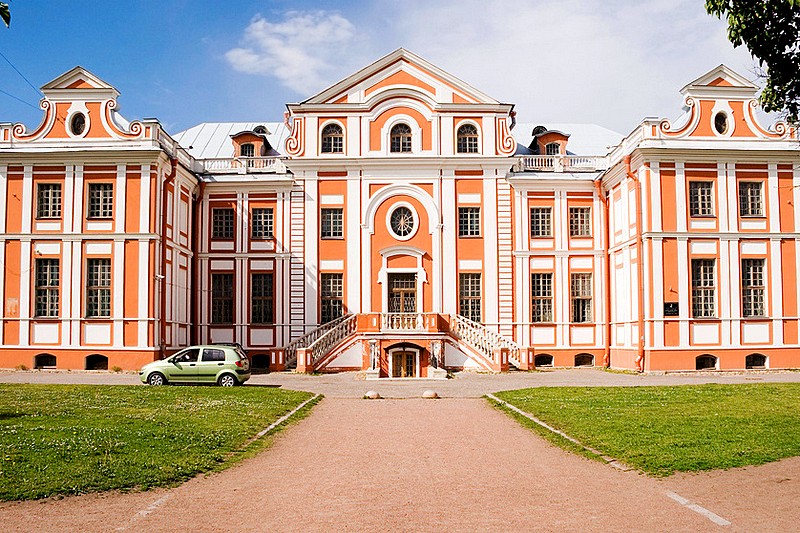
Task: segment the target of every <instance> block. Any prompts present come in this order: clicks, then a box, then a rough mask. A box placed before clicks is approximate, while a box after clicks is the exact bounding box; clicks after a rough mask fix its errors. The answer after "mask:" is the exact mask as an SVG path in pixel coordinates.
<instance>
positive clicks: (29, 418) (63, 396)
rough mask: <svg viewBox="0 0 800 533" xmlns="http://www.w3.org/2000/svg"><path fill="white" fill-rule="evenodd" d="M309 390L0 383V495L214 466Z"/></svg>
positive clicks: (133, 480)
mask: <svg viewBox="0 0 800 533" xmlns="http://www.w3.org/2000/svg"><path fill="white" fill-rule="evenodd" d="M313 396H314V395H313V394H310V393H306V392H297V391H288V390H283V389H276V388H267V387H233V388H217V387H141V386H97V385H20V384H15V385H0V499H2V500H22V499H36V498H45V497H49V496H55V495H67V494H81V493H86V492H94V491H102V490H110V489H121V490H126V489H147V488H150V487H156V486H170V485H175V484H177V483H180V482H183V481H185V480H187V479H189V478H191V477H193V476H195V475H197V474H199V473H201V472H208V471H216V470H221V469H223V468H227V467H228V466H230V465H231V464H233V463H235V462H237V461H238V460H239V459H241V458H243V457H244V456H249V455H250V453H255V451H258V450H261V449H263V448H264V447H266V446H268V445H269V444H270V443H271V442H272V436H273V435H274V433H275V432H274V431H273V432H271V433H270V434H269V435H267V436H266V437H267V438H261V439H258V440H257V441H255V442H253V443H252V445H246V444H247V443H248V441H249V440H250V439H251V438H252V437H253V436H254V435H256V434H257V433H258V432H259V431H260V430H262V429H264V428H265V427H267V426H269V425H270V424H272V423H274V422H275V421H277V420H278V419H280V418H281V417H282V416H284V415H285V414H286V413H288V412H290V411H291V410H292V409H294V408H296V407H297V406H298V405H300V404H301V403H303V402H304V401H306V400H309V399H310V398H312V397H313ZM314 403H316V401H314V402H310V403H309V404H308V405H306V406H305V407H303V408H302V409H301V410H300V411H298V413H296V414H295V415H294V416H293V417H292V419H291V420H289V421H288V422H289V423H291V422H293V421H294V420H297V419H300V418H302V417H303V416H305V414H307V413H308V411H309V410H310V409H311V407H312V406H313V404H314ZM284 426H285V425H281V426H279V427H278V428H276V430H277V431H280V430H281V429H282V428H283V427H284Z"/></svg>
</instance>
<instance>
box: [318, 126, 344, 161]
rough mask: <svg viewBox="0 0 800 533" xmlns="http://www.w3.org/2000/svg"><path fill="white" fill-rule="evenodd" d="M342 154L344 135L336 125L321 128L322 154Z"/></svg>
mask: <svg viewBox="0 0 800 533" xmlns="http://www.w3.org/2000/svg"><path fill="white" fill-rule="evenodd" d="M343 152H344V135H343V134H342V127H341V126H340V125H338V124H328V125H327V126H325V127H324V128H322V153H323V154H341V153H343Z"/></svg>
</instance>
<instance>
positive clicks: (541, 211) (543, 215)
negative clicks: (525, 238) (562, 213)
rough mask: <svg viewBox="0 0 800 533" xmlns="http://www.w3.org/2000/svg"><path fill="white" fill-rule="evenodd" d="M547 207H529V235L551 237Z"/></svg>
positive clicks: (549, 211)
mask: <svg viewBox="0 0 800 533" xmlns="http://www.w3.org/2000/svg"><path fill="white" fill-rule="evenodd" d="M551 212H552V210H551V209H550V208H549V207H531V237H552V236H553V233H552V229H551V222H550V221H551V219H552V217H551Z"/></svg>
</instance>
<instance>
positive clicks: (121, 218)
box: [114, 164, 127, 342]
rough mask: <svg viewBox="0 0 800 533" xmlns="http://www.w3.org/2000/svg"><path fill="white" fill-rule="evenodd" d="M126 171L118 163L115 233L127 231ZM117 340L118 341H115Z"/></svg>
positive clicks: (123, 166) (122, 165)
mask: <svg viewBox="0 0 800 533" xmlns="http://www.w3.org/2000/svg"><path fill="white" fill-rule="evenodd" d="M125 173H126V168H125V165H124V164H120V165H117V183H116V186H115V187H114V188H115V189H116V191H115V192H114V194H115V197H114V204H116V205H115V206H114V232H115V233H125V219H126V218H127V216H126V213H125V199H126V193H125V190H126V187H125V185H126V183H127V181H126V180H125ZM115 342H116V341H115Z"/></svg>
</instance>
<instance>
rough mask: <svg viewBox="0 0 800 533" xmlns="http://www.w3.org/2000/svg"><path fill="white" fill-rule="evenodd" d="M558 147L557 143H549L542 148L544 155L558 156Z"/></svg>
mask: <svg viewBox="0 0 800 533" xmlns="http://www.w3.org/2000/svg"><path fill="white" fill-rule="evenodd" d="M559 151H560V147H559V144H558V143H549V144H547V146H545V147H544V153H545V155H558V154H559Z"/></svg>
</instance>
